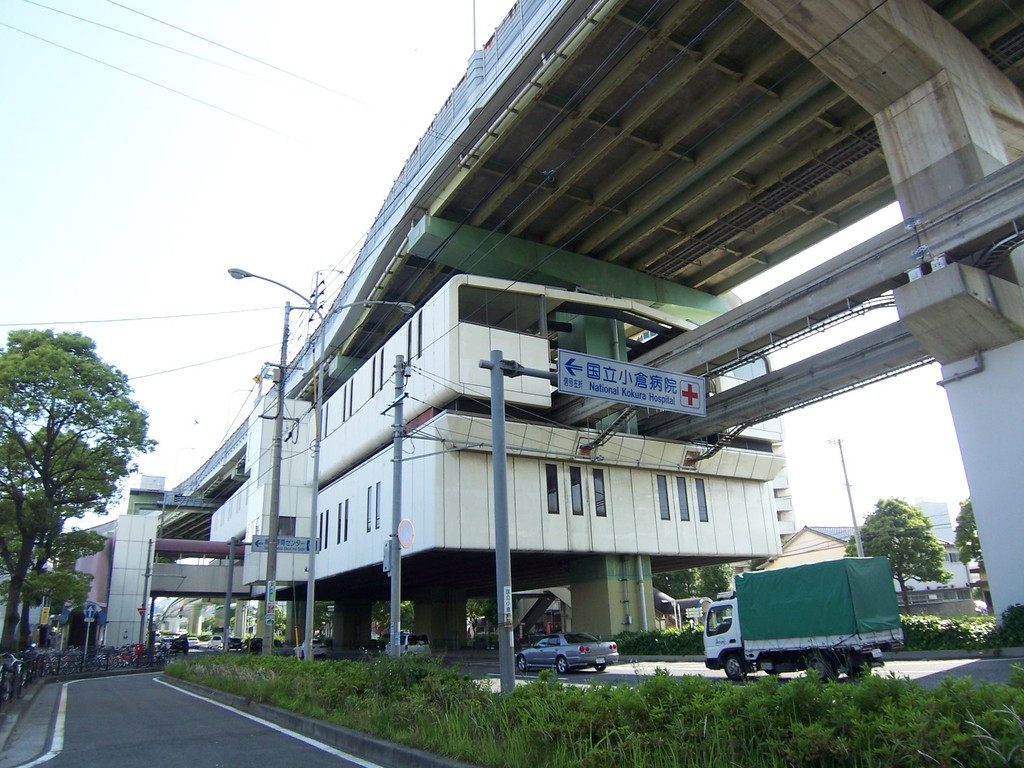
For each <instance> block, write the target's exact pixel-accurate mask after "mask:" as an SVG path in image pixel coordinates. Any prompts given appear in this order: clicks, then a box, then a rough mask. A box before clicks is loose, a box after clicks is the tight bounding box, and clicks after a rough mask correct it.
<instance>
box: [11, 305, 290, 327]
mask: <svg viewBox="0 0 1024 768" xmlns="http://www.w3.org/2000/svg"><path fill="white" fill-rule="evenodd" d="M271 309H277V307H259V308H258V309H230V310H225V311H223V312H193V313H190V314H187V315H151V316H149V317H115V318H107V319H100V320H52V321H46V322H35V323H0V328H23V327H32V328H36V327H39V326H42V325H98V324H103V323H138V322H144V321H147V320H183V319H190V318H193V317H216V316H217V315H241V314H246V313H249V312H266V311H268V310H271Z"/></svg>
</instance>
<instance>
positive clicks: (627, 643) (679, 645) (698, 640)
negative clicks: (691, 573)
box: [614, 626, 704, 656]
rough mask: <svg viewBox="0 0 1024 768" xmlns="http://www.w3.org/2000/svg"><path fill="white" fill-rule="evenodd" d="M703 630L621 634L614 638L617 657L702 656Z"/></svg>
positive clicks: (687, 628) (666, 630) (695, 628)
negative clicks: (616, 646) (617, 650)
mask: <svg viewBox="0 0 1024 768" xmlns="http://www.w3.org/2000/svg"><path fill="white" fill-rule="evenodd" d="M703 632H704V628H703V627H701V626H697V627H692V628H691V627H685V628H683V629H665V630H652V631H649V632H622V633H620V634H618V635H616V636H615V638H614V640H615V643H616V644H617V645H618V646H619V655H620V656H622V655H627V656H702V655H703V654H704V638H703V634H702V633H703Z"/></svg>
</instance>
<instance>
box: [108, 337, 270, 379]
mask: <svg viewBox="0 0 1024 768" xmlns="http://www.w3.org/2000/svg"><path fill="white" fill-rule="evenodd" d="M275 346H276V345H274V344H267V345H264V346H262V347H256V348H255V349H247V350H245V351H244V352H236V353H235V354H233V355H222V356H220V357H217V358H214V359H213V360H204V361H203V362H201V363H189V364H188V365H181V366H178V367H177V368H168V369H167V370H164V371H153V373H143V374H142V375H140V376H129V377H128V381H138V380H139V379H149V378H152V377H153V376H163V375H164V374H167V373H178V372H179V371H187V370H189V369H190V368H198V367H199V366H201V365H212V364H213V363H219V362H221V361H222V360H231V359H232V358H235V357H242V356H243V355H251V354H252V353H253V352H264V351H266V350H268V349H274V348H275Z"/></svg>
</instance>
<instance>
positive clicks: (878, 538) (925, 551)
mask: <svg viewBox="0 0 1024 768" xmlns="http://www.w3.org/2000/svg"><path fill="white" fill-rule="evenodd" d="M860 537H861V541H862V543H863V545H864V554H865V555H866V556H867V557H878V556H885V557H887V558H889V565H890V566H891V567H892V575H893V577H894V578H895V579H896V582H897V583H898V584H899V585H900V595H901V597H902V598H903V608H904V610H905V611H906V612H907V613H910V594H909V590H908V589H907V582H908V581H910V580H911V579H916V580H917V581H937V582H940V583H943V584H944V583H946V582H948V581H949V580H950V579H951V578H952V574H951V573H950V572H949V571H947V570H946V568H945V565H944V563H945V562H946V550H945V549H944V548H943V546H942V543H941V542H940V541H939V540H938V539H937V538H936V537H935V534H934V533H933V532H932V521H931V520H929V519H928V518H927V516H926V515H925V514H924V512H922V511H921V510H920V509H918V508H917V507H914V506H911V505H910V504H908V503H907V502H905V501H904V500H903V499H879V500H878V501H877V502H876V503H875V511H874V512H872V513H871V514H870V515H868V516H867V518H866V519H865V520H864V525H862V526H861V529H860ZM846 555H847V557H855V556H856V555H857V544H856V542H855V541H854V540H853V539H852V538H851V539H850V541H848V542H847V544H846Z"/></svg>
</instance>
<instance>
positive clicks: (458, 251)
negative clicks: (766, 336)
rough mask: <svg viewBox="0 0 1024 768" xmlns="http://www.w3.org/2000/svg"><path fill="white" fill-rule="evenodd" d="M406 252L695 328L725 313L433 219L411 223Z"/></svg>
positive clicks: (683, 290) (688, 294) (662, 287)
mask: <svg viewBox="0 0 1024 768" xmlns="http://www.w3.org/2000/svg"><path fill="white" fill-rule="evenodd" d="M405 251H406V253H408V254H410V255H413V256H417V257H420V258H423V259H427V260H429V261H436V262H438V263H441V264H444V265H445V266H447V267H451V268H452V269H456V270H459V271H460V272H465V273H468V274H472V275H482V276H484V277H496V278H502V279H505V280H522V281H524V282H528V283H539V284H540V285H549V286H552V287H556V288H567V289H576V288H584V289H586V290H588V291H593V292H595V293H599V294H603V295H606V296H615V297H617V298H629V299H635V300H637V301H642V302H646V303H649V304H651V306H654V307H656V308H658V309H660V310H662V311H664V312H668V313H669V314H672V315H675V316H676V317H679V318H682V319H686V320H690V321H692V322H694V323H698V324H700V323H704V322H707V321H708V320H711V319H712V318H715V317H718V316H719V315H721V314H722V313H724V312H725V311H727V310H728V309H729V307H728V305H727V304H726V302H725V301H723V300H722V299H720V298H719V297H717V296H713V295H711V294H709V293H705V292H704V291H698V290H696V289H695V288H690V287H689V286H685V285H679V284H678V283H673V282H671V281H668V280H662V279H660V278H657V277H653V276H651V275H648V274H645V273H643V272H636V271H634V270H631V269H628V268H626V267H623V266H620V265H618V264H611V263H609V262H605V261H601V260H600V259H594V258H591V257H589V256H583V255H581V254H578V253H574V252H572V251H567V250H564V249H559V248H552V247H551V246H547V245H544V244H542V243H534V242H531V241H529V240H522V239H520V238H515V237H509V236H507V235H502V234H500V233H496V232H491V231H489V230H486V229H480V228H478V227H472V226H469V225H467V224H463V225H459V224H457V223H455V222H453V221H448V220H446V219H440V218H437V217H435V216H424V217H423V218H421V219H420V220H419V221H418V222H416V224H415V225H414V226H413V228H412V230H411V231H410V232H409V237H408V239H407V242H406V248H405Z"/></svg>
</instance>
